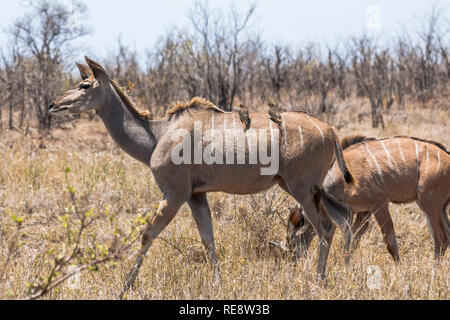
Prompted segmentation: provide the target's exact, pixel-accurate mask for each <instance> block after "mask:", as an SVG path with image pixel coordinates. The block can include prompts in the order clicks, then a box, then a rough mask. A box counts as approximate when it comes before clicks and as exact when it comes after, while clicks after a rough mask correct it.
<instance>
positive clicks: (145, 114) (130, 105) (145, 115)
mask: <svg viewBox="0 0 450 320" xmlns="http://www.w3.org/2000/svg"><path fill="white" fill-rule="evenodd" d="M111 85H112V86H113V88H114V90H115V91H116V92H117V94H118V95H119V97H120V100H122V102H123V104H124V105H125V106H126V107H127V109H128V110H130V111H131V113H132V114H134V115H135V116H136V117H138V118H139V119H142V120H151V119H152V114H151V113H150V111H147V110H139V109H138V107H137V106H136V104H134V102H133V101H131V98H130V97H129V96H128V95H127V94H126V93H125V91H124V90H123V89H122V88H121V87H120V85H119V83H118V82H117V81H115V80H111Z"/></svg>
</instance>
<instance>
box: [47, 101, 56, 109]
mask: <svg viewBox="0 0 450 320" xmlns="http://www.w3.org/2000/svg"><path fill="white" fill-rule="evenodd" d="M54 107H55V104H54V103H53V102H52V103H50V104H49V105H48V110H52V109H53V108H54Z"/></svg>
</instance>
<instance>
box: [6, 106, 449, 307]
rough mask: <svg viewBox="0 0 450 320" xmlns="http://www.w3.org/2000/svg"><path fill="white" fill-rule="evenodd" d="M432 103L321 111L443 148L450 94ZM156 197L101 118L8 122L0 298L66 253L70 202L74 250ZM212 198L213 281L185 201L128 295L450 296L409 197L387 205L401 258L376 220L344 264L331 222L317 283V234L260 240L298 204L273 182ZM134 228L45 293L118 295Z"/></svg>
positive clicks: (110, 234) (17, 292) (128, 224)
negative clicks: (48, 125) (375, 113)
mask: <svg viewBox="0 0 450 320" xmlns="http://www.w3.org/2000/svg"><path fill="white" fill-rule="evenodd" d="M434 105H435V106H437V107H435V108H427V109H424V108H421V107H419V106H415V105H409V106H407V107H405V108H404V109H401V108H398V107H393V109H392V110H390V111H389V112H388V113H387V114H386V116H385V121H386V130H385V131H382V130H381V129H380V130H378V131H377V130H374V129H368V128H370V115H367V116H366V117H359V116H358V114H360V113H361V112H363V111H369V107H368V105H363V106H362V107H361V102H359V101H357V102H345V104H344V105H341V106H339V108H338V112H337V114H336V115H333V116H330V117H328V118H326V117H325V118H324V120H325V121H327V122H329V123H330V124H332V125H334V126H335V127H337V128H339V136H340V137H343V136H345V135H347V134H351V133H355V132H363V133H367V134H369V135H377V136H391V135H397V134H401V135H412V136H419V137H421V138H427V139H433V140H437V141H439V142H441V143H443V144H444V145H446V146H447V147H449V146H450V128H449V123H450V121H449V119H450V111H449V110H450V105H449V102H448V101H446V100H444V101H443V102H440V103H438V102H436V103H435V104H434ZM69 169H70V170H69ZM243 179H245V177H243ZM71 194H72V195H73V199H72V197H71ZM159 201H160V193H159V191H158V189H157V187H156V186H155V183H154V180H153V177H152V174H151V172H150V170H149V169H148V168H146V167H145V166H144V165H142V164H140V163H138V162H137V161H136V160H134V159H132V158H131V157H129V156H128V155H126V154H125V153H124V152H123V151H121V150H120V149H119V148H118V147H117V146H116V145H115V144H114V142H113V141H112V139H111V138H110V137H109V136H108V135H107V133H106V130H105V129H104V127H103V125H102V123H101V122H100V120H98V119H97V118H95V119H94V120H92V121H89V120H88V119H87V118H83V119H81V120H78V121H76V122H74V123H73V125H72V124H66V125H65V128H59V129H55V130H54V131H53V132H52V134H51V135H50V136H49V137H46V138H44V139H43V140H39V139H38V134H37V132H35V131H33V130H31V131H30V133H29V134H28V135H27V136H24V135H23V134H22V133H19V132H16V131H4V132H3V133H1V134H0V299H23V298H26V297H27V292H28V291H29V287H30V285H33V284H35V283H39V282H40V281H41V282H42V281H45V277H47V276H48V274H49V272H50V270H51V269H52V267H53V265H54V263H55V258H57V257H63V256H66V255H68V254H69V253H70V250H71V249H70V245H73V236H74V234H76V230H77V223H78V222H77V220H76V219H75V218H74V215H73V212H74V211H75V210H76V211H77V212H82V213H87V215H88V216H90V217H92V223H91V224H89V225H88V226H87V228H86V229H85V230H84V233H83V235H82V236H81V240H80V244H79V247H80V251H83V252H84V253H83V254H85V255H86V254H91V255H92V256H96V257H97V256H98V257H101V256H102V254H103V255H107V254H108V252H104V251H105V250H106V251H107V247H109V246H110V244H111V243H112V242H113V241H114V238H115V237H116V236H119V238H120V236H121V235H125V234H129V233H130V232H131V231H132V230H135V229H136V228H138V229H139V228H140V227H139V226H141V227H142V224H143V223H144V222H145V221H144V222H143V220H145V219H144V218H143V217H144V214H145V213H146V212H148V213H150V214H153V213H154V212H155V205H156V204H158V202H159ZM209 202H210V206H211V210H212V214H213V221H214V229H215V230H214V231H215V237H216V244H217V251H218V255H219V259H220V267H221V272H222V284H221V286H220V287H217V286H215V285H214V284H212V283H211V281H210V279H211V276H212V271H211V269H210V267H209V265H208V263H207V258H206V253H205V251H204V249H203V246H202V244H201V242H200V237H199V235H198V231H197V228H196V226H195V223H194V220H193V218H192V216H191V213H190V210H189V208H188V207H187V205H185V206H183V208H182V209H181V210H180V212H179V213H178V215H177V216H176V218H175V219H174V221H173V222H172V223H171V224H170V225H169V227H168V228H167V229H166V230H164V232H163V233H162V234H161V236H160V238H159V239H158V240H157V241H155V243H154V244H153V246H152V248H151V249H150V251H149V253H148V255H147V257H146V260H145V262H144V265H143V267H142V268H141V272H140V274H139V277H138V281H137V284H136V287H135V289H134V291H132V292H130V293H129V295H128V296H127V298H128V299H396V300H397V299H449V284H450V283H449V281H450V253H449V252H448V251H447V253H446V255H445V257H444V260H443V261H442V262H441V263H440V264H438V263H435V262H434V260H433V242H432V238H431V234H430V231H429V229H428V226H427V221H426V218H425V216H424V214H423V213H422V212H421V211H420V210H419V209H418V208H417V206H416V205H415V204H408V205H395V206H394V205H393V206H391V213H392V216H393V220H394V225H395V228H396V233H397V235H398V241H399V249H400V255H401V258H402V262H401V263H400V264H398V265H396V264H394V263H393V261H392V259H391V257H390V255H389V254H388V252H387V250H386V248H385V245H384V243H383V241H382V236H381V233H380V231H379V228H378V226H377V225H376V224H375V223H372V224H371V226H370V228H369V230H368V232H367V234H366V235H365V237H363V239H362V242H361V245H360V247H359V248H358V250H357V251H356V252H355V254H354V257H353V260H352V262H351V264H350V265H346V264H345V263H344V254H343V249H342V246H343V243H342V238H341V234H340V232H339V231H338V232H337V236H336V237H335V241H334V243H333V247H332V249H331V253H330V257H329V263H328V268H327V270H328V279H327V283H326V284H324V283H322V282H320V281H318V280H317V278H316V263H317V239H316V240H315V242H314V243H313V246H312V247H311V250H310V254H309V255H308V258H307V259H304V260H302V261H300V262H298V263H295V262H293V261H292V259H290V258H289V257H285V256H282V255H280V254H279V253H277V252H275V251H273V249H271V248H270V246H269V244H268V241H269V240H275V241H281V240H284V237H285V221H284V220H285V219H286V216H287V213H288V209H289V208H290V207H292V206H293V205H294V201H293V200H292V199H290V198H286V196H285V195H284V194H283V193H282V192H281V191H280V190H270V191H268V192H266V193H265V194H261V195H255V196H253V197H251V196H233V195H227V194H221V193H216V194H210V195H209ZM136 239H137V233H135V234H134V237H133V241H132V243H131V246H130V247H129V248H128V249H127V250H126V251H125V252H123V253H122V254H121V255H120V258H119V259H117V260H115V261H108V262H106V263H104V264H100V265H98V267H92V268H90V269H89V270H86V271H85V272H83V273H81V275H80V276H75V277H74V278H71V279H70V281H68V282H65V283H62V284H61V285H59V286H57V287H56V288H55V289H54V290H52V291H51V292H50V293H49V294H47V295H45V296H44V299H116V298H117V296H118V293H119V291H120V288H121V285H122V281H123V280H124V278H125V276H126V274H127V272H128V270H129V269H130V267H131V264H132V261H133V256H134V255H135V252H136V250H137V249H138V248H139V245H140V242H139V240H136ZM102 252H103V253H102ZM75 262H76V260H75V261H73V263H75ZM371 266H378V267H379V270H380V271H381V277H380V281H379V286H378V287H377V288H372V289H369V288H368V285H367V282H368V281H369V282H370V281H371V277H372V275H371V273H370V272H369V271H370V270H369V271H368V268H369V269H370V267H371ZM64 270H66V269H64ZM64 270H62V271H64ZM40 278H41V279H40ZM369 287H370V286H369Z"/></svg>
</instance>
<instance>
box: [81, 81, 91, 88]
mask: <svg viewBox="0 0 450 320" xmlns="http://www.w3.org/2000/svg"><path fill="white" fill-rule="evenodd" d="M90 87H91V84H90V83H88V82H86V83H83V84H82V85H81V89H89V88H90Z"/></svg>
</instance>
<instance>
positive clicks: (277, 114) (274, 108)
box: [268, 102, 282, 127]
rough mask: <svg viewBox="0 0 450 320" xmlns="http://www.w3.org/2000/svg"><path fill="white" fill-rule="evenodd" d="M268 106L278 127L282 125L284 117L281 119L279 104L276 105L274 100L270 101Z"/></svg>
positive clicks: (271, 117) (271, 118)
mask: <svg viewBox="0 0 450 320" xmlns="http://www.w3.org/2000/svg"><path fill="white" fill-rule="evenodd" d="M268 106H269V116H270V120H272V121H273V122H275V123H276V124H277V126H278V127H281V125H282V119H281V115H280V108H279V107H278V105H276V104H275V103H273V102H269V103H268Z"/></svg>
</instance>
